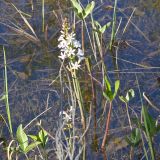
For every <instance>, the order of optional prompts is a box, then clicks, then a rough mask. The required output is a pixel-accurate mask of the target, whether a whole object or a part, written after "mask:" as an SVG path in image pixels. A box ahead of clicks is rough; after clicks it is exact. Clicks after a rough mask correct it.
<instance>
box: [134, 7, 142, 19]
mask: <svg viewBox="0 0 160 160" xmlns="http://www.w3.org/2000/svg"><path fill="white" fill-rule="evenodd" d="M144 14H145V12H143V11H141V10H139V9H138V8H136V10H135V12H134V15H136V16H139V17H142V16H144Z"/></svg>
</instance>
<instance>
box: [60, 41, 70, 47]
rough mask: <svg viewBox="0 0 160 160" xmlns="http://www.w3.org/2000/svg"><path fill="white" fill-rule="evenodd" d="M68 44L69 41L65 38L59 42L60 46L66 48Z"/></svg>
mask: <svg viewBox="0 0 160 160" xmlns="http://www.w3.org/2000/svg"><path fill="white" fill-rule="evenodd" d="M67 46H68V44H67V42H66V41H65V40H63V41H61V42H60V43H59V45H58V48H66V47H67Z"/></svg>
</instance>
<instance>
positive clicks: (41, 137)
mask: <svg viewBox="0 0 160 160" xmlns="http://www.w3.org/2000/svg"><path fill="white" fill-rule="evenodd" d="M38 138H39V140H40V142H41V143H42V146H43V147H45V145H46V143H47V141H48V134H47V132H46V131H45V130H44V129H42V130H40V131H39V133H38Z"/></svg>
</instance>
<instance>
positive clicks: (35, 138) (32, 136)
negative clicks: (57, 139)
mask: <svg viewBox="0 0 160 160" xmlns="http://www.w3.org/2000/svg"><path fill="white" fill-rule="evenodd" d="M28 137H30V138H31V139H32V140H34V141H37V140H38V137H37V136H35V135H28Z"/></svg>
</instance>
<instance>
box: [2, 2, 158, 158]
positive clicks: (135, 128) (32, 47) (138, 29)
mask: <svg viewBox="0 0 160 160" xmlns="http://www.w3.org/2000/svg"><path fill="white" fill-rule="evenodd" d="M42 2H44V6H43V3H42ZM90 2H91V1H90ZM81 3H82V5H83V6H84V8H83V10H81V8H78V9H79V12H77V13H78V14H79V16H76V23H75V24H73V26H71V29H72V28H73V30H74V31H75V33H76V34H77V35H76V37H77V38H78V39H79V40H82V50H83V51H84V54H85V56H86V57H87V58H88V61H87V60H82V64H81V65H82V69H80V73H78V74H77V75H73V73H72V72H71V73H70V72H69V71H68V69H67V68H65V69H64V65H65V63H64V64H63V63H60V60H59V58H58V56H59V49H58V47H57V46H58V43H59V42H58V38H59V36H60V34H61V33H60V31H61V28H62V23H63V19H65V17H67V19H68V21H69V22H74V16H73V15H74V10H73V6H74V4H72V3H70V1H65V0H60V1H58V0H44V1H43V0H42V1H32V0H31V1H25V0H24V1H16V0H15V1H9V0H0V9H1V13H0V44H1V46H4V47H5V50H6V60H7V73H8V74H7V75H8V93H9V103H10V110H11V119H12V126H13V133H14V136H15V137H16V131H17V128H19V130H20V131H19V132H20V133H22V134H23V135H24V133H25V134H26V136H28V135H32V138H33V135H34V136H35V137H36V136H37V137H38V136H39V137H40V138H39V137H38V138H37V139H36V138H35V137H34V138H35V139H36V140H35V139H34V138H33V139H31V138H30V137H28V139H29V138H30V139H29V142H27V143H28V144H31V142H32V141H36V143H37V144H35V146H32V147H33V149H35V155H34V153H33V152H31V153H29V155H28V156H24V155H18V153H16V151H15V155H13V156H19V159H26V158H28V157H29V158H32V159H35V157H36V156H37V157H40V156H39V154H40V153H42V155H43V156H42V157H41V158H40V159H43V158H44V159H67V158H68V159H71V158H69V157H72V156H71V155H68V157H67V156H66V157H65V155H66V153H64V157H58V156H57V154H58V152H59V154H61V153H62V152H60V151H62V148H65V145H66V146H67V145H69V146H70V148H69V151H68V150H67V151H68V152H70V154H71V153H72V151H74V149H73V148H74V147H73V146H71V145H72V144H73V142H74V141H73V140H72V139H74V140H75V142H74V143H75V148H76V149H75V154H77V155H81V154H82V155H83V156H85V158H86V159H105V158H104V155H103V153H102V151H101V144H102V140H103V136H104V133H105V128H106V126H105V125H106V119H107V114H108V115H109V113H108V110H109V105H108V103H109V102H110V101H108V100H107V102H106V99H107V98H106V99H105V98H104V97H105V96H103V93H104V92H105V89H104V87H106V85H105V84H104V83H103V82H104V77H105V76H104V75H107V78H108V82H107V84H108V83H110V87H111V88H113V90H114V82H115V81H116V80H117V79H119V81H120V88H119V90H118V92H117V96H116V98H115V99H114V98H113V100H111V101H112V105H113V107H112V113H111V115H110V116H111V118H110V127H108V131H107V132H109V135H108V137H107V140H105V142H104V145H105V147H104V148H105V150H106V153H107V157H109V158H108V159H117V160H120V159H123V160H124V159H141V158H142V157H143V156H144V157H145V158H147V157H148V159H158V155H159V154H160V151H159V149H158V148H159V143H158V141H159V140H160V136H159V134H158V131H159V130H158V128H156V127H159V123H158V122H159V121H158V118H159V112H160V108H159V106H160V101H159V96H160V89H159V87H160V78H159V77H160V67H159V62H160V30H159V25H160V23H159V19H160V14H159V13H160V10H159V8H160V7H159V6H160V5H159V4H160V3H159V0H157V1H155V2H154V3H153V2H152V1H151V0H147V2H145V1H144V0H142V1H138V0H129V1H127V2H125V3H124V2H119V1H118V3H117V7H116V9H115V11H116V17H115V18H116V19H115V22H116V23H115V35H114V34H113V36H115V37H113V39H112V40H111V41H110V37H112V36H111V33H112V31H113V30H112V29H113V28H114V27H113V22H112V21H114V18H113V17H112V15H113V13H114V2H113V1H111V0H109V1H107V0H101V1H100V0H99V1H98V0H97V1H95V4H96V5H95V7H94V9H93V13H92V16H93V17H92V18H94V19H95V20H96V21H97V22H99V24H98V23H96V24H95V26H96V25H97V26H96V27H95V26H94V27H95V28H94V29H93V31H94V32H95V33H97V35H98V37H100V40H99V44H100V45H99V44H98V43H95V44H94V45H95V46H94V45H90V44H91V43H90V38H88V33H87V32H88V31H89V34H90V35H92V34H93V33H94V32H92V29H91V28H92V27H93V26H92V25H93V22H92V20H91V18H89V16H88V15H89V14H90V13H89V12H87V11H85V9H86V8H85V6H86V5H87V2H86V1H85V0H82V1H81ZM71 4H72V5H71ZM92 5H94V3H92ZM43 7H44V12H43ZM135 8H136V9H135ZM80 11H81V12H80ZM75 12H76V11H75ZM43 16H44V17H43ZM108 22H109V23H108ZM110 22H112V23H110ZM85 25H87V28H85ZM71 29H70V30H71ZM87 29H88V31H87ZM103 29H105V30H106V32H104V33H103ZM70 30H69V32H70ZM82 33H83V34H82ZM84 33H85V34H84ZM94 38H95V39H96V38H97V37H96V36H95V37H94ZM94 38H93V39H94ZM91 39H92V37H91ZM108 44H110V46H111V48H110V49H109V47H108ZM94 47H95V48H94ZM92 52H94V54H95V53H98V52H100V54H99V53H98V55H97V57H96V56H95V55H93V53H92ZM90 57H91V58H90ZM73 59H74V58H72V62H73ZM75 59H76V58H75ZM101 59H103V60H104V64H103V62H101ZM84 61H85V62H84ZM3 64H4V61H3V49H2V48H1V52H0V75H1V76H0V84H1V85H0V98H2V97H3V94H4V79H5V76H4V65H3ZM103 65H104V66H105V67H103ZM101 67H102V70H101V69H100V68H101ZM104 68H105V69H106V71H105V69H104ZM76 73H77V72H76ZM76 73H75V74H76ZM76 76H78V80H79V81H78V82H77V81H76V80H75V79H77V77H76ZM71 77H72V78H73V79H71ZM79 86H80V88H81V91H79V94H76V93H75V95H74V92H73V93H72V92H71V88H72V89H74V90H75V91H77V90H78V89H79V88H78V87H79ZM112 86H113V87H112ZM110 87H108V88H110ZM130 89H133V90H134V94H135V95H134V97H132V96H131V92H129V91H130ZM113 90H112V89H111V91H113ZM70 94H73V95H72V97H71V96H70ZM127 94H128V97H129V98H128V97H127ZM109 95H110V96H111V93H109ZM120 96H121V98H119V97H120ZM122 97H123V98H122ZM131 97H132V98H131ZM69 98H72V99H71V100H70V99H69ZM79 98H83V101H84V103H83V104H81V103H82V100H79ZM68 99H69V100H68ZM74 101H77V104H78V105H77V104H75V103H74ZM73 104H75V105H77V106H79V107H80V105H82V108H83V107H84V108H83V109H84V110H83V111H84V115H82V113H81V108H79V107H77V108H76V111H75V115H74V113H71V110H72V108H68V107H69V106H70V107H71V106H72V105H73ZM142 106H145V107H146V108H148V110H147V111H146V110H145V109H146V108H143V107H142ZM43 112H44V113H43ZM148 112H149V113H148ZM41 113H43V114H41ZM60 113H61V114H60ZM0 116H1V117H2V118H1V117H0V125H1V126H2V127H1V130H0V147H1V148H5V149H6V146H8V145H9V144H10V142H11V140H12V138H11V137H10V135H9V131H8V129H7V127H6V123H8V119H7V113H6V110H5V103H4V101H3V100H1V101H0ZM37 116H38V117H37ZM83 116H84V117H85V125H86V126H85V125H84V126H83V123H82V122H81V121H82V117H83ZM35 117H37V118H36V119H34V118H35ZM67 117H68V119H67V120H66V119H65V118H67ZM73 117H74V118H73ZM151 117H152V118H151ZM71 119H72V120H73V119H74V123H75V124H74V123H72V120H71ZM32 120H33V122H32ZM154 120H155V121H154ZM30 122H31V124H30ZM37 123H38V125H37ZM62 123H63V125H62V126H59V125H60V124H62ZM20 124H23V127H24V128H22V126H20ZM150 124H151V125H152V127H153V126H154V125H155V128H156V129H155V128H154V127H153V128H152V127H151V126H150ZM153 124H154V125H153ZM25 127H26V128H25ZM73 128H75V131H74V132H73V130H74V129H73ZM82 128H83V129H82ZM63 129H64V130H63ZM84 130H86V132H84V133H83V131H84ZM151 130H152V131H153V130H156V131H157V132H154V135H152V134H151ZM23 131H24V133H23ZM43 131H44V133H43ZM45 131H46V132H45ZM60 134H62V139H61V137H59V135H60ZM71 134H73V136H72V135H71ZM74 134H75V135H76V136H75V138H73V137H74ZM26 136H25V137H26ZM47 136H48V137H47ZM69 136H70V137H69ZM46 137H47V138H48V143H47V145H46V146H45V147H46V150H45V149H44V148H43V147H44V146H43V147H41V148H40V149H39V148H38V147H37V148H38V149H37V148H34V147H36V146H38V143H39V144H42V140H44V139H45V138H46ZM15 139H18V138H15ZM26 139H27V137H26ZM55 139H56V140H57V141H56V140H55ZM68 139H69V140H68ZM126 139H128V141H127V140H126ZM40 140H41V141H40ZM43 142H47V141H43ZM60 142H61V143H64V144H65V145H64V146H62V148H61V147H60ZM12 143H17V144H19V145H20V147H21V146H22V148H23V147H24V144H23V143H21V140H19V141H18V142H12ZM24 143H26V142H24ZM85 143H86V144H85ZM105 143H106V144H105ZM43 144H44V143H43ZM82 144H84V146H83V145H82ZM57 146H58V147H59V150H58V149H57V148H58V147H57ZM81 146H82V148H81ZM56 147H57V148H56ZM22 148H21V153H22ZM84 148H86V149H85V150H86V153H85V152H83V149H84ZM5 149H4V152H3V151H1V152H0V159H6V157H7V154H5V153H6V150H5ZM23 149H24V148H23ZM25 149H26V146H25ZM36 149H37V150H36ZM43 149H44V150H43ZM0 150H1V149H0ZM11 150H13V149H11ZM39 150H40V151H39ZM145 150H147V151H146V152H147V155H146V153H145ZM23 151H24V153H25V150H23ZM17 152H18V151H17ZM27 154H28V152H27ZM46 155H47V156H48V157H47V156H46ZM83 156H82V157H83ZM154 156H155V157H154ZM33 157H34V158H33ZM73 157H74V158H73V159H75V157H76V155H74V154H73ZM79 157H80V156H79ZM82 157H80V158H82ZM77 158H78V157H77ZM13 159H14V158H13ZM83 159H84V157H83Z"/></svg>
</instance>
